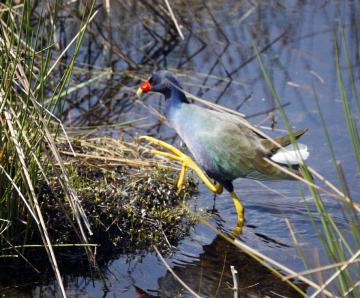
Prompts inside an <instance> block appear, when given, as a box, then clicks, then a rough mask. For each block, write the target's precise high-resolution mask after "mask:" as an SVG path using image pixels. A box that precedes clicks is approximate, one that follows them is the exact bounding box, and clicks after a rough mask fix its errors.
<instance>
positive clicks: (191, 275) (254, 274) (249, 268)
mask: <svg viewBox="0 0 360 298" xmlns="http://www.w3.org/2000/svg"><path fill="white" fill-rule="evenodd" d="M270 240H271V241H272V242H274V243H277V244H278V245H281V244H280V243H278V242H277V241H276V240H274V239H270ZM186 257H187V260H186V261H181V262H179V261H175V262H174V266H173V267H172V270H173V271H174V272H175V274H176V275H177V276H179V277H180V279H181V280H183V281H184V282H185V283H186V284H187V285H188V286H189V287H190V288H191V289H193V290H194V291H195V292H196V293H198V294H199V295H200V296H202V297H232V295H233V293H234V292H233V289H232V287H233V284H234V282H233V277H232V274H231V270H230V266H234V267H235V268H236V270H237V271H238V279H239V297H254V298H255V297H266V296H267V297H293V298H296V297H303V296H302V295H301V294H300V293H298V292H297V291H296V290H294V289H293V288H292V287H291V286H290V285H288V284H287V283H285V282H283V281H282V280H281V279H279V278H278V277H276V276H275V275H274V274H273V273H272V272H271V271H270V270H268V269H267V268H265V267H264V266H262V265H260V264H259V263H258V262H257V261H256V260H254V259H253V258H252V257H250V256H248V255H247V254H245V253H243V252H241V251H240V250H239V249H237V248H236V247H234V245H232V244H231V243H229V242H228V241H227V240H225V239H224V238H223V237H222V236H217V237H215V239H214V240H213V241H212V242H211V243H210V244H208V245H204V246H203V252H202V253H201V254H200V255H199V256H197V257H195V256H192V255H186ZM295 283H296V285H297V286H298V287H299V288H300V289H301V290H303V291H306V289H307V286H306V285H305V284H303V283H300V282H295ZM158 285H159V289H158V290H157V294H156V295H154V293H147V292H146V291H144V290H143V289H140V288H138V287H136V292H137V293H138V294H139V297H192V295H191V294H190V293H188V292H187V291H186V290H185V289H184V288H183V287H182V286H181V284H180V283H179V281H178V280H176V278H174V276H173V274H172V273H171V272H169V271H167V272H166V274H165V275H164V276H163V277H160V278H159V279H158Z"/></svg>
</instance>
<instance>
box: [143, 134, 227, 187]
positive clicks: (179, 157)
mask: <svg viewBox="0 0 360 298" xmlns="http://www.w3.org/2000/svg"><path fill="white" fill-rule="evenodd" d="M139 139H140V140H146V141H148V142H151V143H153V144H155V145H158V146H161V147H163V148H165V149H167V150H168V151H170V152H171V153H173V154H170V153H167V152H163V151H159V150H150V151H149V152H150V153H152V154H159V155H162V156H165V157H167V158H171V159H174V160H176V161H180V162H181V163H182V167H181V172H180V177H179V181H178V184H177V187H178V189H181V186H182V185H183V183H184V177H185V171H186V168H189V169H192V170H193V171H194V172H195V173H196V174H197V175H198V176H199V177H200V179H201V180H202V181H203V182H204V183H205V185H206V186H207V187H208V188H209V189H210V190H211V191H212V192H215V193H221V192H222V185H221V184H216V185H214V184H213V183H212V182H211V181H210V180H209V178H208V177H207V176H206V175H205V173H204V172H203V171H202V170H201V169H200V168H199V166H198V165H197V164H196V163H195V162H194V161H193V160H192V159H191V157H189V156H188V155H186V154H184V153H182V152H181V151H180V150H179V149H177V148H175V147H174V146H172V145H170V144H168V143H165V142H163V141H161V140H158V139H155V138H153V137H149V136H141V137H139Z"/></svg>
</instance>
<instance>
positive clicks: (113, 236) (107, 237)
mask: <svg viewBox="0 0 360 298" xmlns="http://www.w3.org/2000/svg"><path fill="white" fill-rule="evenodd" d="M71 143H72V145H73V146H72V147H73V149H74V153H71V151H70V148H69V145H68V143H65V142H64V143H62V144H59V147H61V150H60V152H61V153H62V155H63V159H64V162H65V164H68V166H69V168H70V171H69V173H70V180H71V184H72V185H73V187H74V189H75V191H76V192H77V194H78V196H79V198H80V201H81V205H82V206H83V209H84V210H85V214H86V216H87V218H88V219H89V221H90V223H91V230H92V232H93V235H92V236H91V237H89V241H90V242H92V243H97V244H100V245H101V249H100V250H99V252H98V253H100V254H101V253H102V252H106V251H109V250H114V251H121V252H133V251H134V250H141V249H145V250H147V249H149V248H151V243H154V242H156V243H157V246H158V247H160V248H162V249H165V250H168V249H171V248H172V246H174V245H176V244H177V242H178V241H179V240H180V239H182V238H183V237H184V236H186V235H188V233H189V229H190V227H191V225H192V224H193V223H195V218H194V216H193V215H191V213H190V212H189V211H188V209H187V208H186V207H185V206H183V205H182V204H181V203H182V202H183V201H186V199H187V198H188V197H189V196H191V195H192V194H193V193H194V192H195V190H196V184H195V183H194V181H193V178H192V177H191V176H189V178H187V179H186V183H185V185H184V188H183V189H182V191H181V192H180V193H178V190H177V187H176V181H177V177H178V174H177V172H175V171H174V170H175V168H174V166H173V165H171V164H166V163H165V162H162V161H161V160H153V159H149V158H143V157H141V151H143V149H144V147H142V146H139V145H138V144H136V143H134V142H124V141H119V140H116V139H112V138H109V137H96V138H92V139H82V140H81V139H76V140H71ZM114 143H116V144H117V146H114ZM105 160H106V162H104V161H105ZM49 188H50V189H49ZM41 192H42V193H43V197H44V200H45V201H46V202H47V204H46V207H45V209H44V213H45V215H46V218H47V219H48V222H47V226H48V227H49V229H51V231H52V234H53V235H58V238H57V239H55V241H54V243H57V244H58V243H74V242H76V241H77V238H76V235H75V233H74V231H73V229H71V226H70V223H69V224H66V225H64V224H63V223H64V213H63V212H61V209H62V206H60V205H59V203H58V202H59V198H55V196H54V195H53V194H56V196H58V197H60V198H62V197H63V195H64V194H63V193H62V190H61V186H60V185H59V182H58V179H57V177H56V176H55V175H54V176H53V178H51V179H50V184H49V185H44V186H43V189H42V191H41ZM61 201H62V200H61ZM63 208H65V209H69V208H70V206H69V204H67V203H65V204H64V206H63Z"/></svg>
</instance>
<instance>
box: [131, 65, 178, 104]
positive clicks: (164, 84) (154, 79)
mask: <svg viewBox="0 0 360 298" xmlns="http://www.w3.org/2000/svg"><path fill="white" fill-rule="evenodd" d="M181 89H182V87H181V85H180V83H179V81H178V80H177V79H176V77H175V76H174V75H173V74H172V73H170V72H168V71H165V70H161V71H157V72H154V73H153V74H152V75H151V77H150V78H149V79H148V80H146V81H145V82H144V83H143V84H142V85H141V86H140V88H139V89H138V90H137V92H136V94H137V95H138V96H140V95H141V94H142V93H147V92H150V91H152V92H159V93H162V94H163V95H164V96H165V98H170V97H171V96H172V91H175V92H174V93H178V94H182V95H183V92H182V91H181ZM176 91H177V92H176Z"/></svg>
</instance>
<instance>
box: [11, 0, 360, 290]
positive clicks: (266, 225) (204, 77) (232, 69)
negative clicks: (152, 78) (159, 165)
mask: <svg viewBox="0 0 360 298" xmlns="http://www.w3.org/2000/svg"><path fill="white" fill-rule="evenodd" d="M124 2H125V1H124ZM126 2H127V1H126ZM160 2H161V1H160ZM160 2H159V3H157V2H152V1H134V2H131V3H130V2H129V3H123V1H110V4H111V10H110V14H107V13H106V12H105V9H104V6H102V5H100V2H99V5H100V7H99V13H98V15H97V17H96V18H95V23H94V24H93V25H92V27H91V29H92V30H93V32H92V33H93V35H89V36H87V37H86V40H85V45H84V47H83V48H82V50H81V53H80V56H79V59H78V64H79V65H83V69H84V70H88V71H89V74H88V75H84V74H81V75H80V74H79V75H78V76H77V79H78V80H79V81H80V80H83V81H86V80H89V79H91V78H97V79H96V81H95V82H94V83H92V84H89V85H88V86H87V87H86V88H83V89H82V90H80V91H77V92H76V93H74V94H70V95H69V97H70V98H78V99H79V98H80V99H79V100H78V102H77V105H76V106H75V107H74V105H70V104H65V105H64V111H65V114H64V115H65V120H66V122H67V123H68V125H74V126H79V125H83V124H89V123H95V124H98V123H101V121H103V120H102V119H104V117H105V118H106V119H107V120H108V122H110V123H114V122H120V121H125V120H129V119H137V118H140V117H143V116H144V115H147V116H148V115H149V111H148V110H147V109H145V108H144V107H143V106H142V105H141V104H139V103H137V102H134V98H133V96H132V94H133V91H134V90H135V88H136V87H137V86H138V84H139V80H138V79H136V76H138V77H147V76H148V75H149V73H151V71H153V70H154V69H157V68H168V69H170V70H173V71H175V72H176V73H177V74H178V77H179V79H180V81H181V82H182V83H183V87H184V89H186V90H187V91H189V92H190V93H192V94H194V95H197V96H200V97H201V98H204V99H207V100H209V101H214V102H217V103H219V104H221V105H224V106H227V107H230V108H234V109H237V108H239V107H240V111H241V112H242V113H244V114H246V115H249V116H251V115H254V116H253V117H250V118H249V119H250V120H251V121H252V122H253V123H255V124H257V123H261V125H263V126H266V127H269V126H271V124H272V119H273V118H272V115H274V117H275V119H276V123H275V130H279V131H277V132H275V133H272V132H270V131H267V130H266V132H269V134H270V135H276V134H281V133H282V131H281V130H283V129H284V127H285V126H284V124H283V122H282V120H281V118H280V116H279V115H278V113H277V112H276V111H275V113H274V114H270V115H269V113H261V112H264V111H268V110H271V109H273V108H274V107H275V102H274V100H273V99H272V96H271V93H270V91H269V89H268V87H267V86H266V82H265V80H264V77H263V75H262V73H261V71H260V68H259V64H258V62H257V60H256V58H255V57H254V49H253V46H254V44H256V45H257V47H258V48H259V50H262V51H263V52H262V54H261V57H262V59H263V63H264V65H265V68H266V69H267V71H268V72H269V75H270V77H271V79H272V81H273V82H274V85H275V88H276V90H277V92H278V95H279V96H280V98H281V100H282V101H283V103H286V104H287V106H286V108H285V111H286V113H287V116H288V117H289V119H290V121H291V124H292V126H293V128H294V129H300V128H304V127H308V128H309V129H310V131H309V132H308V133H307V134H306V135H305V136H304V137H303V138H302V139H301V142H303V143H306V144H307V145H308V148H309V151H310V154H311V155H310V159H309V161H308V163H309V164H310V165H311V166H312V167H313V168H315V169H317V170H318V172H320V173H321V174H322V175H324V176H325V177H326V178H327V179H328V180H330V181H331V182H333V183H334V184H335V185H339V183H338V180H337V178H336V171H335V168H334V165H333V163H332V161H331V158H330V153H329V147H328V146H327V143H326V138H325V135H324V133H323V127H322V125H321V123H320V120H319V114H318V111H317V108H316V101H315V97H314V95H313V89H314V90H315V91H316V94H317V96H318V99H319V102H320V106H321V110H322V112H323V114H324V118H325V121H326V123H327V125H328V129H329V131H330V133H331V140H332V142H333V146H334V149H335V153H336V158H337V159H338V160H340V161H341V163H342V166H343V168H344V171H345V173H346V179H347V182H348V185H349V187H350V192H351V194H352V197H353V198H354V199H355V200H356V199H358V198H359V195H360V186H359V185H360V183H359V182H360V181H359V180H360V177H359V173H358V171H357V169H356V162H355V156H354V154H353V151H352V147H351V141H350V138H349V137H348V135H347V129H346V122H345V120H344V116H343V107H342V103H341V100H340V94H339V89H338V85H337V78H336V69H335V55H334V30H337V29H338V28H339V27H338V26H339V22H342V24H343V25H344V32H345V36H346V38H347V42H348V44H347V46H348V49H349V53H350V55H351V61H352V63H353V65H352V67H353V70H354V73H355V76H356V80H357V82H358V79H359V37H360V31H359V21H360V7H359V3H358V2H356V1H312V2H311V1H310V2H304V1H230V0H229V1H204V2H203V1H186V2H185V1H183V2H181V1H176V3H172V7H173V9H174V10H175V12H176V16H177V20H178V22H179V23H180V24H181V26H182V32H183V33H184V35H185V40H184V41H181V40H180V39H179V38H178V37H177V36H178V34H177V32H176V30H175V29H174V27H173V26H172V23H171V20H169V19H163V18H162V17H161V16H158V15H157V11H159V9H158V7H159V6H158V5H160ZM104 3H105V1H104ZM161 5H163V3H162V2H161ZM73 9H74V8H73ZM63 14H64V16H65V17H66V18H68V21H67V23H66V24H65V25H64V27H63V30H65V31H62V32H59V40H60V41H61V40H62V38H63V36H72V35H73V33H74V32H76V30H77V26H78V23H77V20H76V18H70V15H71V7H67V8H66V9H64V11H63ZM70 21H71V22H72V23H71V22H70ZM155 33H156V34H157V35H156V34H155ZM63 42H64V41H63ZM107 45H112V47H111V48H109V47H108V46H107ZM124 57H126V58H124ZM139 63H141V64H142V66H141V67H140V68H138V69H136V70H135V69H134V68H135V67H136V65H138V64H139ZM110 67H111V68H112V69H113V74H112V75H108V76H104V77H101V78H98V77H97V75H98V74H97V73H96V72H95V71H103V70H105V69H109V68H110ZM130 69H132V70H131V71H130ZM342 70H343V71H344V72H346V71H347V67H346V65H345V64H343V65H342ZM125 72H128V73H127V74H128V75H130V77H132V79H131V78H129V77H126V76H125V75H124V73H125ZM345 86H346V88H347V90H348V91H349V94H350V87H351V85H350V80H349V78H348V77H347V76H345ZM350 95H351V94H350ZM354 100H355V99H353V100H352V104H353V103H354V102H353V101H354ZM144 102H145V104H146V105H148V106H152V107H154V108H155V109H157V110H158V111H161V107H162V103H161V100H159V97H157V96H156V95H149V96H146V97H145V99H144ZM353 110H354V111H355V105H353ZM84 111H85V112H86V111H96V113H94V112H89V113H85V112H84ZM259 113H260V114H261V115H258V116H256V115H257V114H259ZM358 120H359V119H358V118H357V121H358ZM133 131H134V132H138V133H139V134H144V133H147V134H155V135H156V136H157V137H159V138H161V139H168V140H169V141H173V142H174V143H175V144H176V145H179V140H178V139H175V134H174V132H173V131H172V130H171V128H169V127H167V126H166V124H159V125H158V118H157V117H156V116H151V115H150V116H148V118H147V119H146V120H143V121H141V122H140V123H138V124H136V125H135V128H134V129H133ZM115 133H117V132H116V131H115ZM129 137H131V136H129ZM235 191H236V193H237V194H238V196H239V197H240V199H241V200H242V202H243V203H244V205H245V207H246V219H247V220H246V226H245V228H244V232H243V234H242V235H241V236H240V237H239V238H240V239H241V240H242V241H243V242H245V243H246V244H247V245H249V246H251V247H253V248H255V249H257V250H259V251H261V252H262V253H264V254H266V255H267V256H269V257H272V258H274V259H276V260H277V261H279V262H281V263H284V264H286V265H287V266H289V267H290V268H292V269H294V270H299V271H301V270H304V265H303V261H302V259H301V257H300V254H299V250H301V251H302V252H303V253H304V255H305V258H306V260H307V261H308V262H309V264H310V266H309V267H312V266H311V265H313V266H317V265H319V263H320V264H326V263H327V259H326V257H325V256H324V254H323V251H322V248H321V242H320V240H319V238H318V236H317V233H316V230H315V228H314V223H313V222H311V220H310V219H309V215H308V212H309V211H308V210H307V209H306V207H305V204H304V197H303V196H302V194H301V191H304V193H305V200H306V201H307V203H308V206H309V207H308V208H309V209H310V213H311V214H313V216H314V222H315V226H316V225H319V224H320V220H319V218H318V215H317V213H316V208H315V204H314V202H313V199H312V197H311V195H310V194H309V192H308V191H307V189H306V187H304V186H303V185H301V184H299V183H297V182H277V183H266V184H262V183H259V182H256V181H249V180H242V179H240V180H237V181H236V182H235ZM323 199H324V201H325V203H326V205H327V207H328V209H329V211H330V213H331V214H333V216H334V219H335V221H336V223H337V224H338V225H339V227H340V228H341V229H344V230H346V229H347V223H346V222H345V220H344V217H343V214H342V212H341V210H340V208H339V203H338V202H337V201H335V200H333V199H331V198H328V197H326V196H325V195H324V196H323ZM189 204H190V205H191V207H192V208H193V209H194V210H196V211H197V212H203V211H204V210H206V209H209V210H212V209H213V207H214V210H213V213H212V215H211V217H210V219H209V222H210V223H211V224H212V225H213V226H215V227H218V228H219V229H221V230H224V231H230V230H231V229H232V227H233V226H234V224H235V222H236V212H235V209H234V208H233V203H232V200H231V198H230V196H229V194H228V193H226V192H224V193H223V194H222V195H220V196H217V198H216V202H215V205H214V199H213V194H211V193H210V191H209V190H208V189H207V188H206V187H204V186H202V185H200V188H199V194H198V195H197V196H196V197H194V198H192V199H191V201H190V202H189ZM213 205H214V206H213ZM286 220H288V221H289V222H290V223H291V225H292V227H293V228H294V231H295V235H296V238H297V241H298V245H295V244H294V242H293V240H292V238H291V235H290V232H289V228H288V226H287V224H286ZM166 260H167V262H168V263H169V265H170V266H171V267H172V268H173V270H174V271H175V272H176V274H178V275H179V276H180V277H181V278H182V279H183V280H184V281H185V282H186V283H187V284H188V285H189V286H190V287H191V288H192V289H194V290H195V291H196V292H198V293H200V295H202V296H205V297H214V296H216V295H217V296H218V297H232V295H233V294H232V290H231V287H232V285H233V280H232V277H231V272H230V265H233V266H235V267H236V269H237V270H238V271H239V282H240V294H241V297H266V295H267V296H268V297H279V295H283V296H286V297H299V295H298V294H297V293H296V292H295V291H294V290H293V289H291V288H290V287H289V286H287V285H286V284H284V283H282V282H280V281H279V280H277V279H276V278H274V276H273V275H271V274H270V273H269V271H268V270H267V269H265V268H264V267H262V266H260V265H259V264H258V263H257V262H255V261H254V260H253V259H252V258H250V257H248V256H246V255H245V254H243V253H241V252H240V251H239V250H238V249H236V248H234V247H233V246H231V245H230V244H229V243H228V242H226V241H225V240H224V239H222V238H221V237H219V236H217V235H216V234H215V233H214V232H213V231H211V230H210V229H209V228H208V227H207V226H205V225H202V224H199V225H197V226H196V227H194V229H193V230H192V233H191V235H190V236H189V237H187V238H185V239H183V240H182V241H181V243H180V245H179V246H178V247H176V248H175V249H174V252H173V253H172V254H171V255H170V256H168V257H167V259H166ZM104 276H105V280H106V283H107V286H108V290H107V291H105V290H104V283H103V281H102V280H100V279H92V278H90V277H85V275H84V274H81V275H78V274H76V272H75V273H71V274H70V273H69V274H65V276H64V278H65V280H66V282H65V285H66V290H67V293H68V295H69V296H70V297H83V296H84V297H136V296H138V297H147V296H146V295H154V296H157V295H159V296H163V297H180V296H181V297H191V295H190V294H189V293H188V292H187V291H186V290H184V288H183V287H182V286H181V285H180V284H179V283H178V282H177V281H176V280H175V279H174V277H173V276H172V274H170V273H169V272H168V271H167V270H166V268H165V266H164V264H163V263H162V262H161V261H160V260H159V258H158V257H157V255H156V253H142V254H135V255H131V256H128V255H120V256H118V257H117V259H114V260H112V261H111V262H110V263H109V265H108V266H107V268H106V269H104ZM325 276H326V274H325ZM299 286H300V287H301V288H302V289H303V290H304V291H309V293H311V292H312V290H311V289H307V288H306V286H304V285H302V284H299ZM9 291H10V292H6V296H9V297H11V296H13V297H16V296H22V295H24V296H41V295H44V296H60V292H59V291H58V289H57V286H56V283H55V282H54V281H51V280H50V281H48V282H46V283H45V285H44V284H42V285H38V286H37V285H36V284H35V285H34V284H27V285H25V286H22V285H21V286H20V289H9ZM143 291H144V292H146V293H147V294H144V292H143ZM140 293H142V294H140ZM141 295H143V296H141Z"/></svg>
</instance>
